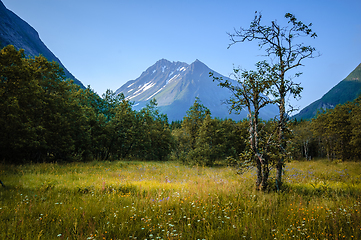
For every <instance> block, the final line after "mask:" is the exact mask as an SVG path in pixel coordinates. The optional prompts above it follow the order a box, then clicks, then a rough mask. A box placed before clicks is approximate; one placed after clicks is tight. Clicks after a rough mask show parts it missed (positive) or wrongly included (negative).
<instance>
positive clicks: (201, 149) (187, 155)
mask: <svg viewBox="0 0 361 240" xmlns="http://www.w3.org/2000/svg"><path fill="white" fill-rule="evenodd" d="M246 126H247V124H245V122H244V121H241V122H238V123H237V122H235V121H233V120H231V119H226V120H220V119H212V118H211V115H210V112H209V110H208V108H206V107H205V106H203V105H202V104H201V103H200V100H199V99H198V98H196V100H195V102H194V104H193V106H192V107H191V108H190V109H189V111H187V116H185V117H184V119H183V121H182V125H181V127H180V128H179V127H178V128H175V129H174V130H173V131H172V135H173V138H174V141H175V146H174V149H173V153H172V158H173V159H174V160H180V161H182V162H183V163H185V164H189V165H198V166H213V165H214V164H215V163H216V162H218V161H225V160H226V159H227V157H234V158H235V157H237V156H238V154H239V153H240V152H242V151H243V150H244V148H245V145H246V143H245V134H246V132H247V127H246Z"/></svg>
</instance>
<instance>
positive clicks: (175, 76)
mask: <svg viewBox="0 0 361 240" xmlns="http://www.w3.org/2000/svg"><path fill="white" fill-rule="evenodd" d="M179 76H180V74H177V75H174V76H173V77H172V78H171V79H169V80H167V81H166V83H165V84H168V83H169V82H171V81H173V80H174V79H175V78H177V77H179Z"/></svg>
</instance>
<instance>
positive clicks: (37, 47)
mask: <svg viewBox="0 0 361 240" xmlns="http://www.w3.org/2000/svg"><path fill="white" fill-rule="evenodd" d="M7 45H14V46H15V48H16V49H21V48H22V49H24V51H25V55H30V56H33V57H34V56H38V55H39V54H41V55H43V56H44V57H46V59H48V60H49V61H55V62H58V63H59V64H60V66H61V67H62V68H64V72H65V76H66V77H67V78H71V79H73V80H74V82H75V83H76V84H78V85H80V86H81V87H82V88H84V85H83V84H82V83H81V82H80V81H79V80H77V79H76V78H75V77H74V76H73V75H72V74H71V73H70V72H69V71H68V70H67V69H66V68H65V67H64V65H63V64H62V63H61V62H60V60H59V59H58V58H57V57H56V56H55V55H54V54H53V53H52V52H51V51H50V50H49V49H48V48H47V47H46V46H45V44H44V43H43V42H42V41H41V39H40V38H39V34H38V32H37V31H36V30H35V29H34V28H32V27H31V26H30V25H29V24H28V23H27V22H25V21H24V20H22V19H21V18H20V17H18V16H17V15H16V14H14V13H13V12H11V11H10V10H8V9H7V8H6V7H5V5H4V4H3V3H2V2H1V0H0V48H3V47H4V46H7Z"/></svg>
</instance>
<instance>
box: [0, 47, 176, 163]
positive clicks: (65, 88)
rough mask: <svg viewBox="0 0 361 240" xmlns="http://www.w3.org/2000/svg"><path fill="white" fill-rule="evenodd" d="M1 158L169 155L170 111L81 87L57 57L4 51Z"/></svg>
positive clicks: (0, 79)
mask: <svg viewBox="0 0 361 240" xmlns="http://www.w3.org/2000/svg"><path fill="white" fill-rule="evenodd" d="M0 74H1V75H0V160H1V161H5V162H10V163H22V162H44V161H60V160H61V161H76V160H78V161H79V160H87V159H99V160H109V159H118V158H126V157H129V158H140V159H144V160H155V159H157V160H166V159H167V157H168V156H169V153H170V150H171V146H172V144H173V143H172V136H171V131H170V128H169V124H168V119H167V116H165V115H163V114H160V113H159V111H158V110H157V108H156V105H157V103H156V101H155V100H153V101H151V102H150V103H149V104H148V105H147V106H146V107H145V108H144V109H142V110H141V111H134V110H133V109H132V103H131V102H130V101H128V100H126V99H125V98H124V95H122V94H120V95H116V94H115V93H113V92H112V91H110V90H108V91H107V92H106V93H105V94H103V96H102V97H99V96H98V95H97V94H96V93H95V92H94V91H93V90H92V89H90V87H88V88H87V89H81V88H80V87H79V86H78V85H76V84H74V83H73V82H72V81H71V80H68V79H65V77H64V72H63V70H62V68H61V67H59V65H58V64H57V63H56V62H49V61H47V60H46V58H44V57H43V56H37V57H35V58H27V57H26V56H25V55H24V51H23V50H19V51H17V50H16V49H15V48H14V46H12V45H9V46H6V47H4V48H3V49H2V50H1V52H0Z"/></svg>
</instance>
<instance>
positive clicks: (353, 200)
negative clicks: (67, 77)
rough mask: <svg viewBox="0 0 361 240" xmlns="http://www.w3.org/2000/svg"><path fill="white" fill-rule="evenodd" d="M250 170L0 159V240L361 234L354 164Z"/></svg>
mask: <svg viewBox="0 0 361 240" xmlns="http://www.w3.org/2000/svg"><path fill="white" fill-rule="evenodd" d="M284 174H285V175H284V180H285V184H284V187H283V189H282V191H279V192H272V191H271V192H267V193H264V192H259V191H256V190H255V188H254V182H255V173H254V172H253V171H249V172H246V173H243V174H241V175H239V174H236V173H235V170H234V169H232V168H228V167H214V168H202V167H187V166H183V165H181V164H179V163H175V162H165V163H161V162H127V161H115V162H97V161H94V162H90V163H71V164H55V163H54V164H31V165H30V164H29V165H22V166H9V165H0V179H1V180H2V182H3V183H4V184H5V185H6V188H3V187H1V186H0V228H1V231H0V239H148V240H149V239H361V214H360V212H361V164H360V163H355V162H348V163H343V162H329V161H327V160H319V161H310V162H291V163H288V164H287V166H286V168H285V172H284Z"/></svg>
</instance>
